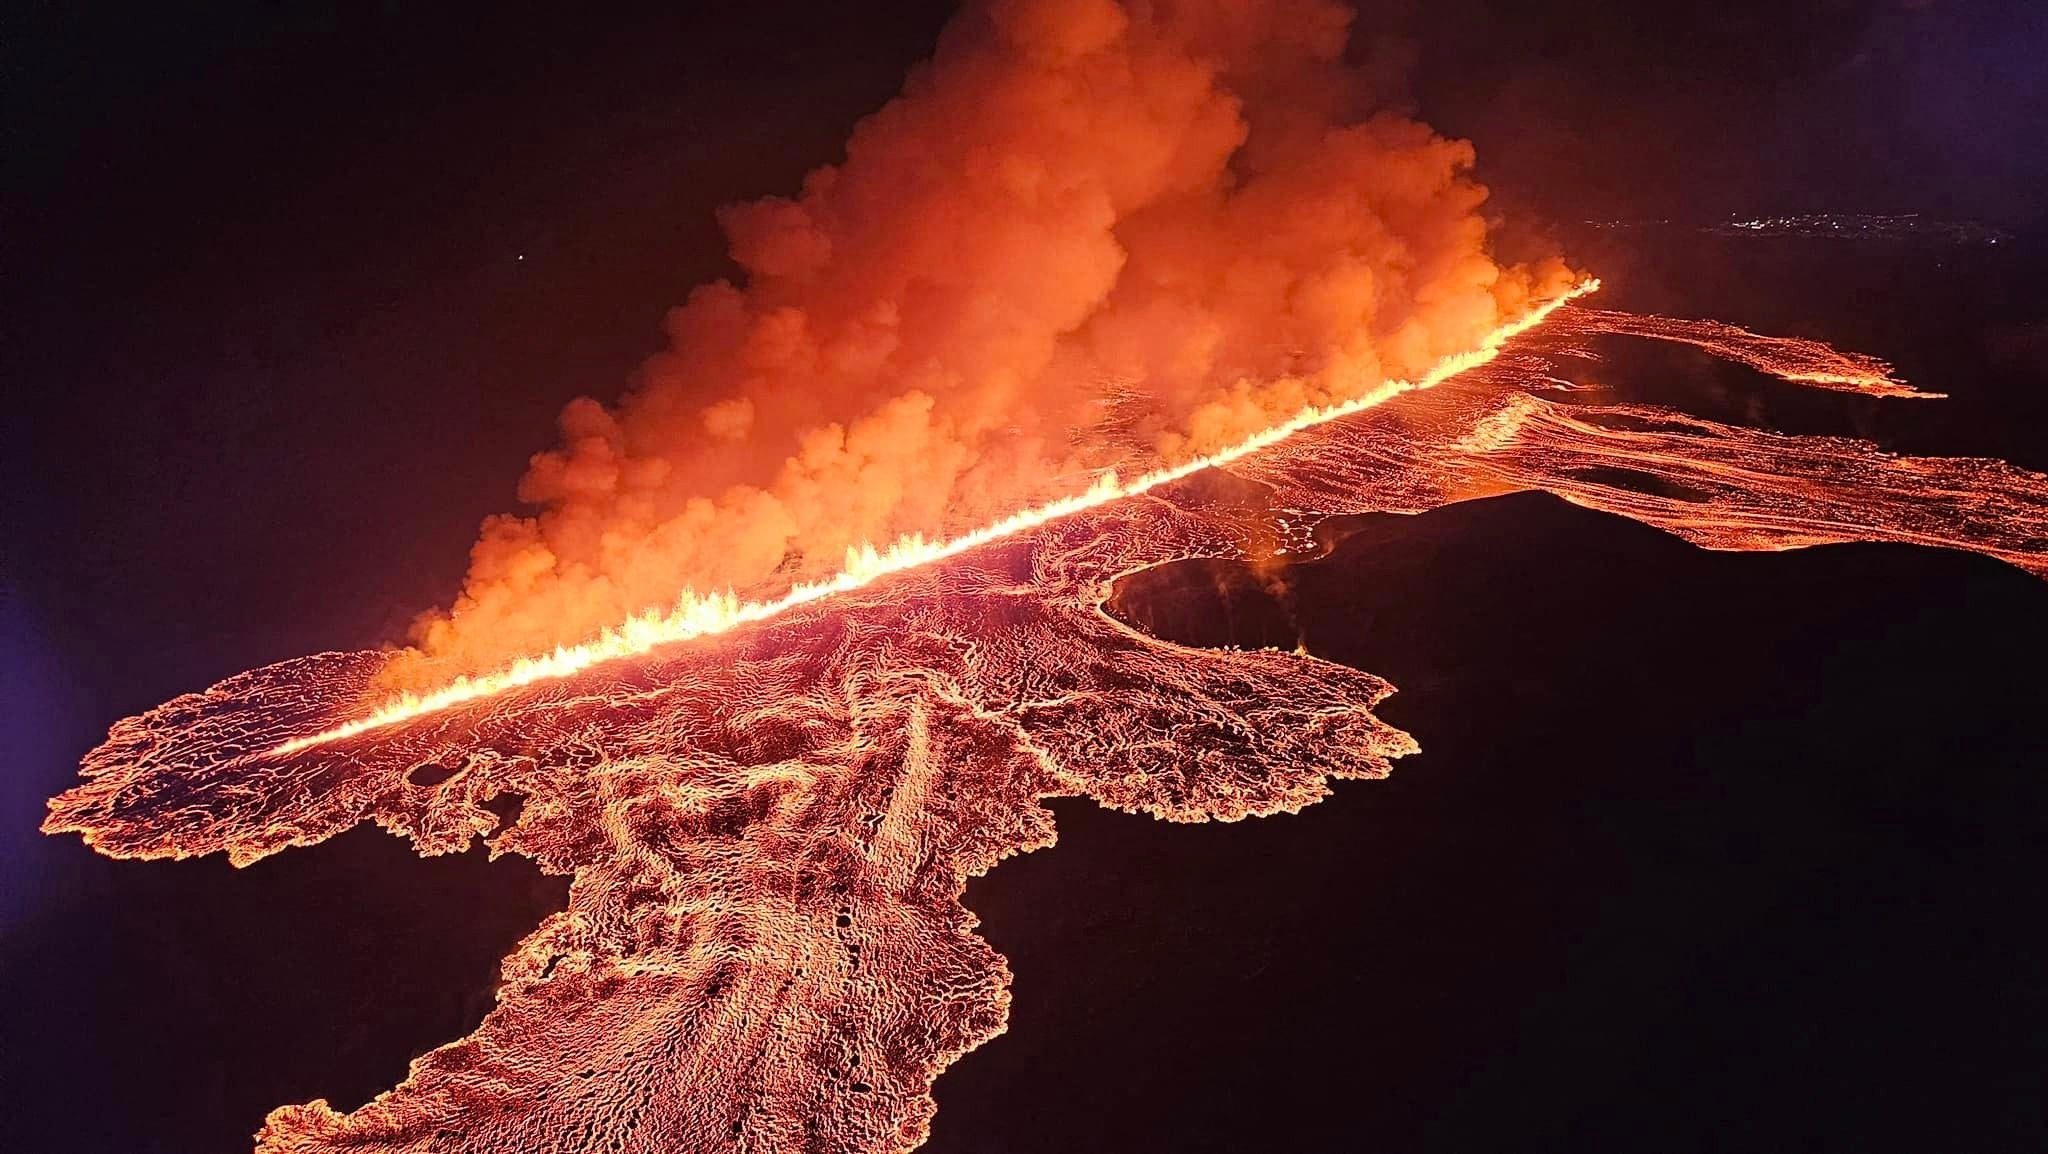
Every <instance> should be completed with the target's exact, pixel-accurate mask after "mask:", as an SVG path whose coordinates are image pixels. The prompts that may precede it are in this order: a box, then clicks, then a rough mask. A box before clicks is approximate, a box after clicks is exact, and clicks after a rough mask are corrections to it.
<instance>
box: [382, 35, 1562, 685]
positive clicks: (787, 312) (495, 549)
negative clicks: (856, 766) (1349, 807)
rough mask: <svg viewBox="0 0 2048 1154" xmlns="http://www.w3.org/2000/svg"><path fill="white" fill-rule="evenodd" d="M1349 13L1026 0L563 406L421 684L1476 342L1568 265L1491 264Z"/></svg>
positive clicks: (730, 231)
mask: <svg viewBox="0 0 2048 1154" xmlns="http://www.w3.org/2000/svg"><path fill="white" fill-rule="evenodd" d="M1351 21H1352V13H1351V11H1350V10H1349V9H1347V8H1345V7H1342V6H1340V5H1338V4H1334V3H1330V2H1328V0H1264V2H1253V0H1191V2H1187V3H1144V2H1133V3H1127V4H1123V5H1119V4H1116V3H1113V2H1112V0H993V2H991V3H986V4H982V3H976V4H973V5H972V6H971V7H970V8H969V10H967V11H966V12H964V13H962V14H961V15H960V16H959V17H957V18H956V19H955V20H954V21H953V22H952V24H951V25H950V26H949V27H948V28H947V29H946V31H945V33H944V35H943V36H942V38H941V40H940V43H939V46H938V49H937V51H936V53H935V54H934V56H933V58H932V60H931V61H930V62H929V63H927V64H925V65H923V66H922V67H920V68H919V69H918V70H916V71H915V72H914V73H913V74H912V75H911V76H910V78H909V80H908V82H907V83H906V85H905V87H904V91H903V94H902V95H901V96H899V97H897V98H896V99H895V100H894V101H892V102H891V103H890V104H889V105H888V106H886V107H885V108H883V109H882V110H881V111H880V112H877V113H875V114H874V115H872V116H870V117H868V118H867V119H866V120H864V121H862V122H861V123H860V124H859V125H858V126H857V127H856V128H855V129H854V132H853V137H852V139H851V140H850V141H849V142H848V144H847V151H846V159H845V162H844V163H842V164H839V165H837V166H832V167H826V168H820V169H818V170H817V171H815V172H813V173H811V174H810V176H809V177H808V178H806V180H805V181H804V186H803V190H802V192H801V194H800V195H798V196H797V197H795V198H794V199H785V198H782V197H770V198H767V199H765V200H760V201H756V202H753V203H751V204H743V205H736V206H733V207H731V208H728V209H726V210H724V211H723V212H722V213H721V215H720V221H721V223H722V225H723V226H724V229H725V232H726V234H727V236H728V237H729V239H730V242H731V249H732V255H733V257H734V258H735V260H736V261H737V262H738V263H739V265H740V266H741V267H742V268H743V269H744V271H745V275H744V278H743V282H742V283H739V284H734V283H728V282H724V281H720V282H718V283H715V284H709V285H704V286H702V287H700V288H698V289H696V290H695V291H694V292H692V293H691V294H690V298H689V301H688V302H687V303H686V304H684V305H683V306H682V307H680V308H677V309H675V310H674V311H672V312H671V313H670V315H669V317H668V320H667V323H666V328H667V332H668V337H669V347H668V349H667V351H665V352H663V353H661V354H659V355H658V356H656V357H654V358H653V359H651V360H650V361H649V362H648V363H647V364H646V366H645V367H644V368H643V369H642V371H641V373H640V374H639V376H638V378H637V379H636V381H635V382H634V384H633V387H632V389H631V390H630V391H629V392H628V393H627V394H626V395H625V397H624V398H623V399H622V400H620V401H619V402H618V404H616V405H614V406H606V405H604V404H602V403H600V402H598V401H595V400H591V399H588V398H584V399H579V400H576V401H574V402H572V403H571V404H570V405H569V406H568V407H567V408H566V409H565V410H564V411H563V413H562V417H561V429H562V443H561V445H560V447H558V448H555V449H552V450H550V451H548V452H545V453H542V454H540V455H538V456H536V457H535V458H534V459H533V463H532V467H531V469H530V470H529V471H528V473H527V474H526V477H525V478H524V480H523V481H522V482H521V483H520V487H519V496H520V498H521V500H523V501H525V502H528V503H530V504H531V505H534V506H537V507H538V509H539V512H538V513H537V514H536V515H533V516H520V515H505V516H499V517H493V518H491V519H490V520H489V521H487V522H486V523H485V525H484V527H483V532H482V535H481V538H480V539H479V540H478V542H477V544H476V547H475V549H474V551H473V554H472V564H471V568H470V572H469V576H468V579H467V582H466V584H465V586H464V588H463V591H462V595H461V597H460V598H459V599H458V600H457V601H456V603H455V605H454V606H453V607H452V609H450V610H448V611H446V612H443V613H436V614H433V615H430V616H429V617H427V618H425V619H423V620H422V621H421V623H420V625H419V627H418V631H417V636H416V640H417V642H418V644H419V647H420V652H419V653H418V654H414V655H411V656H410V659H409V660H406V661H401V662H399V663H397V664H396V665H395V666H394V668H395V669H396V670H398V674H397V676H398V677H399V678H400V679H406V680H415V679H426V678H429V677H435V676H445V675H446V674H447V673H448V672H451V671H453V670H455V669H461V670H473V669H480V668H485V667H490V666H495V665H498V664H500V663H502V662H503V661H504V660H506V659H507V658H509V657H511V656H514V655H516V654H520V653H528V652H534V651H539V650H545V649H548V648H551V647H553V646H554V645H556V644H559V643H564V642H573V641H576V640H580V639H583V638H585V637H588V636H590V635H591V634H593V633H595V632H596V631H598V630H599V629H601V628H602V627H604V626H606V625H610V624H613V623H616V622H618V621H620V620H622V619H623V618H625V617H627V616H628V615H630V614H633V613H636V612H641V611H644V610H647V609H649V608H653V607H666V606H667V605H669V604H670V603H672V602H673V601H674V599H675V598H676V595H677V593H678V591H679V590H680V589H682V588H683V587H686V586H688V587H693V588H696V589H699V590H708V589H724V588H728V587H730V588H734V589H738V590H740V591H742V592H745V591H748V590H756V591H760V590H766V589H769V588H772V587H774V586H778V585H782V584H786V583H787V582H788V581H790V580H792V579H795V578H800V577H805V576H815V575H818V574H821V573H826V572H830V571H831V570H834V569H836V568H838V566H839V565H840V563H841V562H842V560H843V558H844V554H845V550H846V548H847V547H848V546H849V545H852V544H855V543H858V542H861V541H873V542H878V543H880V542H886V541H888V540H890V539H893V538H894V537H896V536H898V535H900V534H902V533H905V532H910V531H922V532H925V533H927V534H932V533H944V532H946V531H949V530H959V529H964V528H969V527H972V526H973V525H976V524H980V523H982V522H985V521H988V520H991V519H993V518H995V517H997V516H1000V515H1002V514H1005V513H1008V512H1010V511H1013V510H1015V509H1016V508H1018V507H1020V506H1022V505H1024V504H1027V503H1029V502H1032V501H1034V500H1038V499H1042V498H1045V497H1049V496H1054V495H1063V494H1066V493H1070V492H1076V491H1079V490H1081V489H1084V488H1086V487H1087V485H1088V483H1089V481H1091V480H1092V479H1093V477H1094V475H1095V474H1096V472H1097V471H1099V470H1101V469H1103V468H1107V467H1117V468H1120V469H1132V468H1142V467H1144V466H1146V465H1150V464H1156V463H1160V462H1162V461H1164V462H1176V461H1178V460H1181V459H1185V458H1187V457H1188V456H1190V455H1192V454H1199V453H1202V452H1204V451H1206V450H1209V449H1213V448H1216V447H1219V446H1221V445H1224V444H1227V443H1229V442H1230V441H1233V440H1235V439H1238V438H1239V437H1241V436H1243V435H1244V434H1246V433H1248V432H1251V431H1254V430H1256V429H1259V428H1262V427H1265V426H1267V425H1269V424H1271V423H1273V422H1274V421H1275V420H1276V419H1279V418H1283V417H1286V416H1290V415H1292V414H1293V413H1295V412H1296V411H1298V410H1299V409H1300V408H1301V407H1302V406H1303V405H1304V404H1308V403H1320V402H1328V401H1332V400H1337V399H1342V398H1346V397H1350V396H1354V395H1356V394H1358V393H1360V392H1362V391H1364V390H1365V389H1367V388H1369V387H1371V386H1372V385H1375V384H1377V383H1378V382H1379V381H1380V380H1381V379H1383V378H1385V377H1388V376H1396V377H1398V376H1405V375H1410V374H1413V373H1415V372H1418V371H1420V370H1422V369H1424V368H1426V367H1427V366H1428V365H1429V364H1431V363H1433V362H1434V361H1435V360H1436V359H1437V358H1439V357H1440V356H1442V355H1444V354H1446V353H1449V352H1453V351H1456V350H1459V349H1462V348H1465V347H1469V346H1470V345H1471V344H1472V343H1473V342H1474V340H1475V339H1476V338H1477V337H1478V335H1479V334H1481V333H1483V332H1485V331H1487V330H1489V329H1490V328H1492V327H1493V326H1494V325H1495V324H1497V323H1498V322H1499V321H1500V320H1501V319H1502V318H1503V317H1505V316H1508V315H1512V314H1514V313H1516V312H1518V311H1520V309H1521V308H1522V307H1523V305H1524V303H1525V301H1527V300H1528V299H1529V298H1531V297H1532V296H1538V295H1545V294H1548V293H1551V292H1554V291H1556V290H1557V289H1559V288H1560V287H1562V285H1563V284H1564V283H1566V282H1567V281H1568V280H1569V275H1570V274H1569V272H1568V270H1567V269H1565V267H1564V266H1563V265H1562V264H1561V263H1559V262H1556V261H1554V260H1553V261H1546V262H1544V263H1543V264H1541V265H1539V266H1535V267H1525V266H1517V267H1512V268H1504V267H1502V266H1501V265H1499V264H1497V263H1496V261H1495V260H1494V259H1493V257H1492V255H1491V254H1490V252H1489V248H1488V236H1487V226H1486V223H1485V220H1484V218H1483V217H1482V216H1481V215H1480V206H1481V204H1482V202H1483V201H1484V199H1485V196H1486V191H1485V189H1484V188H1482V187H1481V186H1479V185H1478V184H1476V183H1474V182H1473V181H1472V180H1471V179H1470V177H1469V175H1468V170H1469V168H1470V166H1471V164H1472V159H1473V157H1472V149H1471V147H1470V146H1469V145H1468V144H1466V143H1464V142H1462V141H1455V140H1446V139H1444V138H1442V137H1439V136H1437V135H1435V134H1434V133H1433V132H1432V131H1431V130H1430V129H1429V128H1428V127H1427V126H1426V125H1423V124H1419V123H1417V122H1415V121H1413V120H1411V119H1408V118H1405V117H1403V116H1401V115H1398V114H1395V113H1392V112H1388V111H1384V110H1382V109H1379V108H1376V107H1375V104H1376V98H1375V94H1374V92H1373V85H1372V83H1371V81H1370V78H1369V77H1368V76H1367V74H1366V73H1365V72H1364V71H1362V70H1360V69H1356V68H1353V67H1349V66H1347V64H1346V61H1345V47H1346V42H1347V38H1348V36H1349V33H1350V28H1351Z"/></svg>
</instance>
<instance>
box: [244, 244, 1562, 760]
mask: <svg viewBox="0 0 2048 1154" xmlns="http://www.w3.org/2000/svg"><path fill="white" fill-rule="evenodd" d="M1599 288H1600V281H1599V279H1598V278H1597V277H1589V278H1587V279H1586V280H1583V281H1581V282H1580V283H1578V284H1577V285H1574V286H1573V287H1572V288H1571V289H1570V290H1568V291H1566V292H1565V293H1564V294H1563V295H1561V296H1558V297H1555V298H1553V299H1551V300H1549V301H1546V302H1544V303H1543V304H1541V305H1538V306H1537V307H1536V308H1534V309H1531V310H1530V311H1529V312H1527V313H1525V314H1523V315H1522V316H1521V317H1518V318H1517V319H1515V320H1513V321H1510V322H1508V323H1507V324H1504V325H1501V326H1500V327H1498V328H1496V329H1494V330H1493V331H1492V332H1490V333H1488V334H1487V335H1486V337H1485V338H1484V339H1482V340H1481V341H1480V342H1479V345H1478V346H1477V347H1476V348H1473V349H1470V350H1467V351H1465V352H1462V353H1456V354H1453V355H1451V356H1448V357H1445V358H1444V359H1442V360H1440V361H1438V362H1437V363H1436V365H1435V366H1433V367H1432V368H1431V369H1430V370H1429V371H1428V372H1427V373H1424V374H1423V375H1421V376H1420V377H1417V378H1416V379H1414V380H1412V381H1399V380H1390V381H1383V382H1381V383H1380V384H1379V385H1378V386H1377V387H1376V388H1373V389H1371V390H1369V391H1368V392H1366V393H1364V394H1362V395H1360V396H1358V397H1354V398H1352V399H1351V400H1348V401H1342V402H1339V403H1337V404H1334V405H1312V406H1309V407H1307V408H1304V409H1302V410H1301V411H1300V412H1298V413H1296V414H1295V415H1294V416H1293V417H1291V418H1289V419H1287V420H1285V421H1282V422H1280V423H1279V424H1277V425H1273V426H1270V427H1268V428H1266V429H1264V430H1261V431H1260V432H1257V433H1254V434H1253V435H1251V436H1249V437H1247V438H1245V439H1244V440H1242V441H1239V442H1238V443H1236V444H1234V445H1231V446H1229V447H1227V448H1224V449H1221V450H1218V451H1217V452H1214V453H1211V454H1208V455H1207V456H1202V457H1196V458H1194V459H1192V460H1189V461H1186V462H1184V463H1182V464H1179V465H1174V466H1171V467H1169V468H1163V469H1155V470H1152V471H1151V472H1148V473H1143V474H1140V475H1139V476H1137V477H1134V478H1131V479H1129V480H1124V479H1121V478H1119V477H1118V476H1117V475H1116V474H1115V473H1105V474H1104V475H1103V476H1102V477H1101V479H1099V480H1097V481H1096V482H1095V484H1094V485H1092V486H1090V487H1089V488H1088V490H1087V491H1086V492H1083V493H1079V494H1076V495H1075V496H1072V497H1064V498H1061V499H1059V500H1056V501H1050V502H1047V503H1046V504H1043V505H1038V506H1036V507H1033V508H1030V509H1025V510H1023V511H1021V512H1018V513H1014V514H1011V515H1010V516H1008V517H1005V518H1004V519H1002V520H1000V521H997V522H995V523H993V524H990V525H985V526H983V527H981V528H979V529H975V530H973V531H972V532H968V533H963V534H961V535H960V536H958V537H954V538H951V539H949V540H945V541H928V540H926V539H925V538H924V537H923V536H922V535H919V534H911V535H908V536H905V537H901V538H898V539H897V540H896V541H895V543H893V544H891V545H890V546H889V547H887V548H886V549H880V550H878V549H876V548H875V547H874V546H872V545H867V544H863V545H859V546H856V547H854V548H851V549H848V550H847V551H846V565H845V567H844V568H843V569H841V570H840V571H839V572H838V573H836V574H834V575H832V576H830V577H827V578H825V579H823V580H820V581H812V582H805V583H802V584H799V585H796V586H795V587H793V588H791V589H790V590H789V592H787V593H785V594H783V595H782V596H781V597H778V598H775V599H774V600H770V601H742V600H740V599H739V598H738V597H736V596H735V595H734V594H732V593H731V592H730V591H728V592H725V593H710V594H704V593H699V592H697V591H696V590H694V589H685V590H683V592H682V594H681V595H680V596H679V597H678V598H677V599H676V603H675V607H674V608H673V609H670V610H668V611H667V612H661V611H658V610H655V611H649V612H647V613H644V614H641V615H640V616H637V617H632V618H629V619H627V620H626V621H625V622H624V623H623V624H620V625H617V626H615V627H613V628H611V629H608V630H606V631H605V632H604V633H603V634H601V635H599V636H597V637H595V638H592V639H591V640H589V641H585V642H583V643H581V644H578V645H566V646H562V647H560V648H557V649H556V650H555V651H554V652H552V653H548V654H545V655H540V656H533V657H522V658H520V659H518V660H517V661H514V662H513V663H511V664H510V665H507V666H506V667H504V668H503V669H500V670H498V671H497V672H495V673H486V674H481V675H477V676H468V675H464V676H462V677H458V678H456V679H455V680H454V681H451V682H449V683H448V684H447V685H445V686H443V687H441V688H440V689H435V690H429V691H427V692H425V693H410V692H409V693H403V694H400V695H398V696H396V697H394V698H392V699H391V700H389V701H387V702H386V703H385V704H383V705H381V706H379V707H378V708H377V709H376V710H374V711H373V712H371V713H369V714H366V715H365V716H363V717H359V718H356V719H355V720H353V721H345V722H343V723H341V724H340V725H337V726H334V727H332V728H330V729H324V730H321V731H320V732H318V733H312V734H308V735H306V736H304V737H295V738H292V739H291V740H289V741H286V742H283V743H281V744H279V745H278V746H276V747H275V748H273V749H271V750H270V751H269V753H270V755H271V756H282V755H285V754H290V753H296V752H298V751H299V750H303V749H308V748H311V747H313V746H317V745H325V744H328V743H330V742H335V741H340V740H343V739H345V738H350V737H355V736H357V735H359V734H363V733H368V732H370V731H372V730H376V729H382V728H385V727H387V726H391V725H397V724H399V723H401V722H405V721H409V720H411V719H413V718H416V717H419V716H422V715H424V714H429V713H436V712H439V711H441V710H444V709H449V708H452V707H454V706H458V705H462V704H464V703H466V702H471V701H477V700H480V699H482V698H486V697H491V696H494V695H496V694H499V693H503V692H505V691H507V690H511V689H517V688H519V687H520V686H524V685H531V684H533V683H534V682H537V681H549V680H554V679H558V678H563V677H569V676H572V675H574V674H576V673H580V672H582V671H583V670H586V669H589V668H590V667H592V666H594V665H599V664H601V663H603V662H606V661H613V660H617V659H619V658H622V657H633V656H637V655H639V654H643V653H646V652H648V651H650V650H652V649H655V648H658V647H660V646H663V645H668V644H671V643H674V642H678V641H688V640H690V639H692V638H696V637H705V636H710V635H712V634H718V633H724V632H726V631H728V630H731V629H734V628H737V627H738V626H741V625H745V624H748V623H750V622H756V621H765V620H767V619H768V618H771V617H774V616H776V615H778V614H780V613H784V612H787V611H788V610H791V609H794V608H796V607H797V606H800V605H807V604H810V603H811V602H813V601H818V600H821V599H823V598H826V597H831V596H833V595H835V594H839V593H846V592H850V591H852V590H855V589H859V588H862V587H863V586H866V585H870V584H872V583H873V582H875V581H877V580H879V579H881V578H883V577H886V576H888V575H889V574H892V573H901V572H903V571H905V570H908V569H914V568H917V567H919V566H922V565H929V564H931V563H933V562H935V561H942V560H945V559H946V558H948V557H954V556H958V555H959V554H961V553H965V552H967V551H968V550H970V549H973V548H976V547H977V546H980V545H986V544H988V543H989V542H992V541H997V540H1000V539H1002V538H1005V537H1008V536H1011V535H1012V534H1015V533H1020V532H1023V531H1024V530H1026V529H1032V528H1036V527H1038V526H1040V525H1044V524H1046V523H1047V522H1049V521H1056V520H1058V519H1060V518H1062V517H1067V516H1071V515H1072V514H1075V513H1079V512H1082V511H1083V510H1087V509H1094V508H1098V507H1100V506H1102V505H1106V504H1108V503H1110V502H1112V501H1117V500H1121V499H1123V498H1125V497H1133V496H1136V495H1138V494H1140V493H1144V492H1147V491H1149V490H1152V489H1156V488H1158V487H1160V486H1161V485H1167V484H1171V483H1172V482H1174V481H1179V480H1181V479H1183V478H1186V477H1189V476H1192V475H1194V474H1196V473H1199V472H1201V471H1203V470H1204V469H1211V468H1215V467H1216V466H1218V465H1227V464H1229V463H1230V462H1232V461H1237V460H1240V459H1242V458H1244V457H1247V456H1249V455H1251V454H1253V453H1256V452H1258V451H1259V450H1261V449H1265V448H1269V447H1271V446H1272V445H1275V444H1277V443H1279V442H1280V441H1283V440H1285V439H1287V438H1288V437H1290V436H1293V435H1294V434H1295V433H1298V432H1301V431H1302V430H1303V429H1308V428H1313V427H1314V426H1316V425H1321V424H1324V423H1326V422H1328V421H1334V420H1337V419H1338V418H1340V417H1347V416H1350V415H1352V414H1354V413H1359V412H1363V411H1365V410H1366V409H1370V408H1372V407H1374V406H1375V405H1380V404H1383V403H1385V402H1386V401H1388V400H1390V399H1392V398H1394V397H1397V396H1400V395H1401V394H1403V393H1408V392H1413V391H1415V390H1416V389H1426V388H1429V387H1431V386H1432V385H1437V384H1441V383H1442V382H1444V381H1446V380H1449V379H1450V378H1452V377H1455V376H1457V375H1458V374H1460V373H1463V372H1466V371H1468V370H1471V369H1475V368H1478V367H1479V366H1481V365H1484V364H1486V363H1488V362H1489V361H1492V360H1493V359H1494V358H1495V357H1496V356H1498V355H1500V350H1501V348H1502V346H1504V345H1505V344H1506V343H1507V342H1508V341H1510V340H1512V339H1514V338H1515V337H1517V336H1520V335H1521V334H1523V333H1526V332H1528V331H1529V330H1531V329H1533V328H1535V327H1536V326H1538V325H1540V324H1542V323H1543V322H1544V321H1545V320H1548V319H1549V318H1550V316H1551V314H1552V313H1555V312H1556V311H1557V310H1558V309H1560V308H1562V307H1564V306H1565V305H1566V304H1568V303H1570V302H1571V301H1574V300H1576V299H1578V298H1580V297H1583V296H1586V295H1587V294H1589V293H1593V292H1596V291H1598V290H1599Z"/></svg>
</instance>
